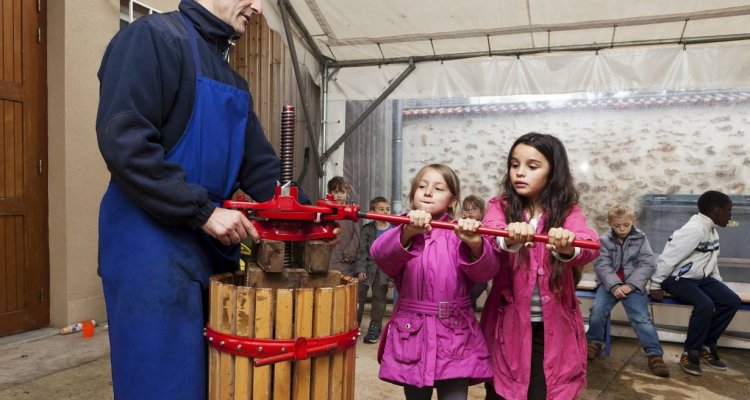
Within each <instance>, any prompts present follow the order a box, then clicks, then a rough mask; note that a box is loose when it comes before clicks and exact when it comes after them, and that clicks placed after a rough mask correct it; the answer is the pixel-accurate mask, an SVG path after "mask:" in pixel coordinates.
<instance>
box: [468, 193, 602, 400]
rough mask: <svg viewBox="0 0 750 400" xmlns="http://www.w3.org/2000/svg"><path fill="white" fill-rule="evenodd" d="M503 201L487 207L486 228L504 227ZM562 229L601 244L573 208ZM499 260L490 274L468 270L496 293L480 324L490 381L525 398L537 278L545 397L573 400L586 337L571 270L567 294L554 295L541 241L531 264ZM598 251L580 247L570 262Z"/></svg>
mask: <svg viewBox="0 0 750 400" xmlns="http://www.w3.org/2000/svg"><path fill="white" fill-rule="evenodd" d="M501 201H502V200H501V199H500V198H499V197H495V198H493V199H492V200H490V202H489V203H488V205H487V214H485V217H484V220H483V221H482V225H483V226H486V227H497V228H506V227H507V225H508V224H507V222H506V221H505V213H504V212H503V209H502V205H501ZM544 222H545V216H544V215H543V216H542V217H541V220H540V221H539V224H538V226H537V233H542V231H543V228H544ZM563 228H565V229H568V230H570V231H573V232H575V233H576V238H578V239H589V240H595V241H598V240H599V235H598V234H597V233H596V232H595V231H594V230H593V229H591V228H589V227H588V226H587V225H586V217H585V216H584V215H583V212H581V209H580V208H579V207H578V206H574V207H573V208H572V210H571V211H570V214H569V215H568V218H567V219H566V220H565V223H564V225H563ZM498 253H499V256H500V262H499V263H497V264H495V265H494V266H493V267H492V268H488V269H486V270H479V269H471V270H468V271H469V274H470V277H471V278H472V279H475V280H484V279H493V281H492V290H491V291H490V294H489V297H488V298H487V302H486V303H485V305H484V310H483V311H482V318H481V321H480V326H481V327H482V330H483V331H484V336H485V338H486V340H487V346H488V347H489V348H490V357H491V362H492V372H493V377H492V382H493V386H494V387H495V391H497V393H498V394H500V396H502V397H504V398H506V399H508V400H514V399H525V398H526V394H527V391H528V387H529V377H530V375H531V295H532V292H533V291H534V284H535V282H536V280H537V279H538V281H539V294H540V296H541V299H542V314H543V318H544V371H545V376H546V380H547V398H550V399H573V398H575V397H576V395H577V394H578V393H580V392H581V391H582V390H583V389H584V387H585V386H586V336H585V333H584V327H583V317H582V316H581V310H580V308H579V307H578V300H577V299H576V295H575V283H574V281H573V279H574V278H573V273H572V270H569V271H568V273H566V274H565V275H564V278H563V290H562V291H561V293H559V294H558V295H555V293H553V292H552V291H551V290H550V289H549V274H550V264H549V262H548V261H547V259H546V254H547V253H549V252H548V251H547V250H546V249H545V247H544V244H543V243H537V244H536V246H535V247H533V248H531V249H529V255H530V265H529V266H525V267H524V266H521V267H520V270H519V271H518V272H517V273H515V274H513V265H515V263H517V262H519V260H518V259H517V256H518V253H510V252H504V251H500V250H498ZM598 255H599V251H598V250H588V249H580V253H579V254H578V256H577V257H575V258H574V259H573V260H571V261H569V262H568V265H569V266H571V267H572V266H582V265H584V264H586V263H588V262H590V261H593V260H594V259H596V257H597V256H598Z"/></svg>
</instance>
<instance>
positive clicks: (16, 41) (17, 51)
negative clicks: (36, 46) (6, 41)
mask: <svg viewBox="0 0 750 400" xmlns="http://www.w3.org/2000/svg"><path fill="white" fill-rule="evenodd" d="M7 1H8V0H5V2H7ZM13 11H14V14H13V82H16V83H21V82H23V78H22V77H21V74H22V73H23V70H22V67H23V57H21V48H22V47H21V38H22V35H21V21H22V14H21V11H22V9H21V4H20V3H18V2H16V4H15V7H14V8H13Z"/></svg>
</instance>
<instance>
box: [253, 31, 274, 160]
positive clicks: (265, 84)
mask: <svg viewBox="0 0 750 400" xmlns="http://www.w3.org/2000/svg"><path fill="white" fill-rule="evenodd" d="M271 33H272V32H271V29H270V28H269V27H268V24H267V23H266V20H265V19H264V20H262V21H261V36H260V37H261V42H260V93H259V96H260V98H259V99H258V100H257V101H256V104H258V107H257V110H258V117H259V118H260V122H261V125H263V130H264V131H265V132H266V135H269V134H270V135H273V134H276V133H275V132H273V131H272V130H271V126H270V124H269V123H270V121H271V118H272V115H271V107H270V101H271V62H270V54H269V53H270V50H271V40H270V35H271ZM271 143H273V144H274V146H275V148H276V149H278V139H276V140H271Z"/></svg>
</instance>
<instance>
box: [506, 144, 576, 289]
mask: <svg viewBox="0 0 750 400" xmlns="http://www.w3.org/2000/svg"><path fill="white" fill-rule="evenodd" d="M519 144H525V145H527V146H531V147H533V148H534V149H536V150H537V151H538V152H540V153H542V155H543V156H544V158H546V159H547V161H548V162H549V174H548V175H547V184H546V185H545V186H544V189H542V193H541V194H540V196H539V203H540V205H541V206H542V208H543V213H544V215H545V223H544V233H547V232H548V231H549V229H550V228H553V227H562V226H563V224H564V223H565V219H566V218H567V217H568V214H570V210H571V208H572V207H573V205H575V204H577V203H578V191H577V190H576V188H575V184H574V182H573V176H572V175H571V174H570V167H569V165H568V154H567V152H566V151H565V146H564V145H563V144H562V142H561V141H560V139H558V138H556V137H554V136H552V135H547V134H544V133H537V132H529V133H527V134H525V135H523V136H521V137H519V138H518V139H516V141H515V142H514V143H513V146H512V147H511V148H510V151H509V152H508V162H507V165H506V168H507V171H508V172H507V173H506V174H505V178H504V179H503V192H504V193H503V199H504V200H505V210H504V211H505V215H506V219H507V221H508V223H510V222H525V221H526V220H525V218H524V210H526V209H530V210H533V204H531V201H530V200H529V199H527V198H526V197H523V196H520V195H519V194H518V193H516V190H515V189H514V188H513V184H512V182H511V179H510V165H511V159H512V158H513V150H515V148H516V146H518V145H519ZM519 255H520V257H521V261H522V262H521V263H520V264H525V265H528V258H529V254H528V251H527V250H526V249H525V248H522V249H521V253H520V254H519ZM547 257H549V261H550V264H551V266H552V271H551V274H550V280H549V281H550V289H552V291H553V292H555V293H558V292H559V291H560V289H561V288H562V278H563V273H564V272H565V265H564V263H563V262H561V261H560V260H558V259H557V258H555V257H553V256H551V255H549V254H548V255H547ZM518 267H520V265H518V264H517V265H516V266H515V267H514V268H518ZM576 272H577V273H579V274H580V271H574V274H575V273H576Z"/></svg>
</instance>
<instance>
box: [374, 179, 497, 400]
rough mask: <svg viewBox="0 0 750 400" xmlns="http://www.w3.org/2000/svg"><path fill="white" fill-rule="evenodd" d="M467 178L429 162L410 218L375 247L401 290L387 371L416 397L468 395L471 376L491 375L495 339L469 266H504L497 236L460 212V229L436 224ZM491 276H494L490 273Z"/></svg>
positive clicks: (388, 338) (386, 344) (416, 186)
mask: <svg viewBox="0 0 750 400" xmlns="http://www.w3.org/2000/svg"><path fill="white" fill-rule="evenodd" d="M460 198H461V194H460V187H459V180H458V177H457V176H456V174H455V173H454V172H453V170H451V169H450V168H448V167H447V166H445V165H440V164H433V165H428V166H426V167H424V168H422V169H421V170H420V171H419V173H418V174H417V176H416V178H415V179H414V181H413V182H412V188H411V192H410V194H409V201H410V202H411V208H412V211H410V212H409V214H408V215H409V219H410V223H409V224H406V225H403V226H402V227H400V228H397V229H391V230H389V231H387V232H385V233H383V234H382V235H380V237H378V238H377V239H376V240H375V242H374V243H373V245H372V248H371V249H370V254H371V255H372V258H373V259H374V260H375V262H376V263H377V265H378V267H379V268H380V269H381V270H382V271H383V272H385V273H386V274H387V275H388V276H390V277H391V278H393V279H394V281H395V283H396V287H397V289H398V293H399V298H398V303H397V304H396V307H395V310H394V312H393V316H392V317H391V321H390V322H389V323H388V326H387V327H386V328H385V329H384V332H385V337H384V338H383V339H381V340H383V342H382V343H381V348H382V350H383V352H382V358H381V359H380V361H381V364H380V379H383V380H386V381H389V382H392V383H395V384H398V385H403V387H404V394H405V395H406V398H407V399H408V400H416V399H430V398H432V391H433V388H436V389H437V393H438V398H439V399H451V400H453V399H466V398H467V395H468V386H469V384H470V383H472V384H473V383H478V382H481V381H484V380H487V379H489V378H490V377H491V376H492V371H491V369H490V364H489V353H488V351H487V345H486V343H485V341H484V338H483V337H482V332H481V330H480V329H479V324H478V323H477V320H476V317H475V315H474V311H473V310H472V307H471V299H470V297H469V288H470V287H471V286H472V285H473V284H474V282H475V281H473V280H471V279H470V278H469V277H468V275H467V274H468V272H467V271H469V270H474V269H476V270H485V269H490V268H496V265H497V264H498V263H499V258H498V254H497V253H496V252H495V251H494V250H493V242H492V240H490V239H487V238H484V237H483V236H482V235H479V234H477V233H475V231H476V229H477V228H478V227H479V225H481V224H480V222H479V221H475V220H473V219H459V220H458V227H457V228H456V230H455V232H451V231H448V230H444V229H431V227H430V221H431V220H433V219H438V220H452V219H453V216H454V214H455V211H456V207H457V204H458V202H459V199H460ZM488 279H489V278H488Z"/></svg>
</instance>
